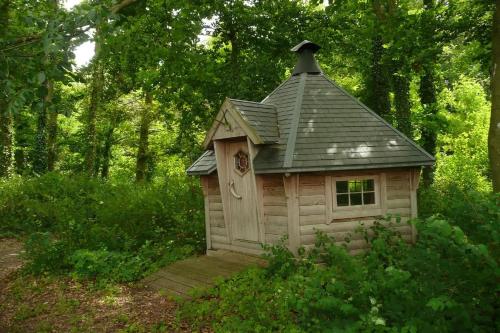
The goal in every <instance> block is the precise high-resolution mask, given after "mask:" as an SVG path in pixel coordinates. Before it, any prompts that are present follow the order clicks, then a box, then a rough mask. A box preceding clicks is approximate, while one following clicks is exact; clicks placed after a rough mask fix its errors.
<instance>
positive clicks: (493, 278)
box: [181, 218, 499, 332]
mask: <svg viewBox="0 0 500 333" xmlns="http://www.w3.org/2000/svg"><path fill="white" fill-rule="evenodd" d="M416 225H417V228H418V230H419V239H418V241H417V242H416V244H415V245H413V246H412V245H408V244H407V243H405V242H404V241H403V240H402V239H401V238H400V236H399V235H398V234H396V233H395V232H393V231H391V230H389V229H385V228H384V227H382V226H380V225H377V226H375V229H376V230H375V232H374V236H372V237H371V238H370V239H369V241H370V244H371V247H372V249H371V251H369V252H367V253H366V254H364V255H360V256H351V255H349V254H348V253H347V251H346V250H345V249H344V248H342V247H339V246H337V245H335V244H334V242H333V240H332V239H330V238H328V237H327V236H325V235H321V234H319V235H318V238H317V244H316V247H315V248H314V249H313V250H312V251H310V252H308V253H306V254H304V255H302V256H300V257H299V258H297V259H295V258H293V256H291V255H286V251H287V250H286V249H285V248H284V247H282V246H280V247H278V248H276V249H274V250H273V252H274V253H275V254H277V255H273V256H272V258H271V262H270V265H269V268H267V269H252V270H249V271H247V272H244V273H241V274H240V275H238V276H236V277H234V278H232V279H230V280H229V281H227V282H225V283H220V284H218V285H217V286H216V287H215V288H213V289H212V290H210V291H209V292H208V293H207V294H206V295H204V296H203V297H200V298H198V299H195V300H193V301H190V302H187V303H186V304H185V305H184V306H183V309H182V311H181V317H183V318H186V319H189V320H191V321H192V322H193V323H195V325H196V326H203V325H212V326H213V328H214V329H215V330H216V331H224V332H231V331H233V332H236V331H237V332H254V331H255V332H270V331H287V332H359V331H362V332H417V331H418V332H494V331H498V328H499V327H498V324H497V323H496V320H495V309H497V308H498V305H499V304H498V301H497V298H496V292H497V291H498V285H497V281H498V277H499V276H498V275H499V274H498V266H497V263H496V261H495V259H494V258H493V257H492V255H491V253H490V252H489V251H488V249H487V247H486V246H484V245H481V244H474V243H471V242H470V241H469V240H468V239H467V237H465V235H464V233H463V232H462V230H461V229H460V228H458V227H456V226H452V225H450V224H449V223H448V222H446V221H444V220H440V219H434V218H430V219H427V220H426V221H423V222H418V223H417V224H416ZM318 261H320V262H322V264H320V265H319V264H317V263H318ZM291 267H293V269H290V268H291Z"/></svg>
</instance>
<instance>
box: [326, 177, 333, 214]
mask: <svg viewBox="0 0 500 333" xmlns="http://www.w3.org/2000/svg"><path fill="white" fill-rule="evenodd" d="M332 190H333V178H332V177H331V176H326V177H325V201H326V205H325V214H326V223H327V224H330V223H331V222H332V220H333V207H334V204H333V192H332Z"/></svg>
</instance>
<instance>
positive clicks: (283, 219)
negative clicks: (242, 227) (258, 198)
mask: <svg viewBox="0 0 500 333" xmlns="http://www.w3.org/2000/svg"><path fill="white" fill-rule="evenodd" d="M264 224H275V225H283V226H287V225H288V216H277V215H276V216H273V215H264Z"/></svg>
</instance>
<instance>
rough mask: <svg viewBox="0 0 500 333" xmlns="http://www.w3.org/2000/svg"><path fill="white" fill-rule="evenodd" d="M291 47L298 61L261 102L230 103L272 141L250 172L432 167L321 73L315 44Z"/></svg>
mask: <svg viewBox="0 0 500 333" xmlns="http://www.w3.org/2000/svg"><path fill="white" fill-rule="evenodd" d="M294 49H295V51H297V52H298V53H299V62H298V63H297V65H296V67H295V69H294V71H293V74H292V76H291V77H290V78H289V79H288V80H286V81H285V82H283V83H282V84H281V85H280V86H279V87H278V88H277V89H276V90H274V91H273V92H272V93H271V94H270V95H269V96H267V97H266V98H265V99H264V100H263V101H262V102H261V103H255V102H247V101H237V100H232V101H234V103H235V105H236V106H237V109H238V111H239V112H240V113H241V114H242V116H243V118H245V119H246V121H247V122H248V123H249V124H250V125H251V126H252V127H254V128H255V131H257V132H264V133H269V134H266V135H267V136H266V137H268V138H270V140H269V141H271V139H272V140H274V142H272V143H271V142H270V143H269V144H265V145H261V149H260V150H259V153H258V155H257V156H256V157H255V159H254V161H253V165H254V168H255V170H254V171H255V173H257V174H261V173H283V172H313V171H333V170H355V169H374V168H391V167H410V166H424V165H432V164H433V163H434V158H433V157H432V156H431V155H429V154H428V153H427V152H425V151H424V150H423V149H422V148H420V147H419V146H418V145H417V144H415V143H414V142H413V141H412V140H410V139H409V138H408V137H406V136H405V135H404V134H402V133H401V132H399V131H398V130H396V129H395V128H393V127H392V126H391V125H390V124H388V123H387V122H386V121H385V120H383V119H382V118H381V117H380V116H378V115H377V114H376V113H375V112H373V111H372V110H370V109H369V108H368V107H367V106H365V105H364V104H362V103H361V102H360V101H358V100H357V99H356V98H354V97H353V96H352V95H350V94H349V93H348V92H346V91H345V90H344V89H342V88H341V87H339V86H338V85H337V84H336V83H335V82H333V81H332V80H331V79H329V78H328V77H327V76H325V75H324V74H323V73H322V72H321V70H320V69H319V66H318V65H317V63H316V60H315V59H314V56H313V54H314V52H316V51H317V50H318V49H319V46H318V45H316V44H314V43H311V42H308V41H304V42H302V43H301V44H299V45H297V47H295V48H294ZM252 103H254V104H252ZM240 105H241V106H240ZM252 105H258V107H257V106H256V107H255V108H252ZM263 105H268V106H269V107H270V108H269V109H265V108H264V107H262V106H263ZM261 110H265V112H261ZM271 110H272V111H274V112H275V118H274V117H273V116H272V113H271ZM274 119H276V121H277V126H276V128H273V126H274V125H273V124H274ZM214 163H215V161H214ZM195 165H196V162H195V164H194V165H193V166H192V167H191V168H193V167H194V166H195ZM188 172H189V171H188Z"/></svg>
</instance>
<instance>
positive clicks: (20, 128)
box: [14, 110, 29, 175]
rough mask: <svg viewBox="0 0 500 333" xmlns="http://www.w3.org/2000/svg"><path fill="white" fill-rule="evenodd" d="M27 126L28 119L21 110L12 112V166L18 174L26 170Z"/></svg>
mask: <svg viewBox="0 0 500 333" xmlns="http://www.w3.org/2000/svg"><path fill="white" fill-rule="evenodd" d="M28 128H29V124H28V120H27V119H26V117H25V115H24V114H23V112H21V110H18V111H17V112H16V113H15V114H14V129H15V131H14V142H15V149H14V166H15V170H16V173H17V174H18V175H23V174H24V172H25V170H26V148H27V147H28V146H29V140H28V138H27V135H26V131H27V130H28Z"/></svg>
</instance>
